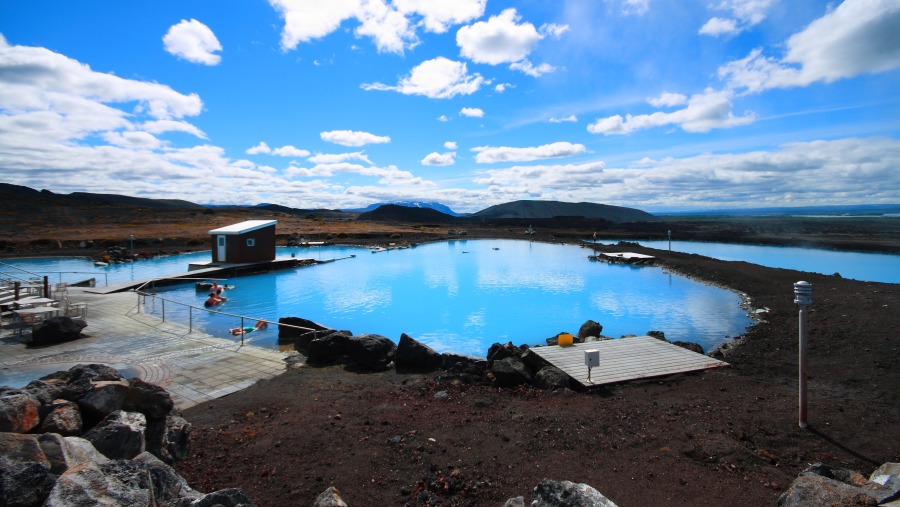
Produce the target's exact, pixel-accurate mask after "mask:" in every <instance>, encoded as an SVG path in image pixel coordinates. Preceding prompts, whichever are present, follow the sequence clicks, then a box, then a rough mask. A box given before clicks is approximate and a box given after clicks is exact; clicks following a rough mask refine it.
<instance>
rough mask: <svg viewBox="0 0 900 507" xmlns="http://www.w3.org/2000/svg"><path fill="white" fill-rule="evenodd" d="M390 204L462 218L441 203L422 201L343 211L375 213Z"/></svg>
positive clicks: (369, 206) (394, 202)
mask: <svg viewBox="0 0 900 507" xmlns="http://www.w3.org/2000/svg"><path fill="white" fill-rule="evenodd" d="M388 204H392V205H395V206H405V207H407V208H429V209H433V210H437V211H440V212H441V213H444V214H446V215H450V216H452V217H458V216H460V214H459V213H457V212H455V211H453V210H452V209H450V208H449V207H447V206H445V205H443V204H441V203H439V202H421V201H391V202H377V203H375V204H370V205H368V206H367V207H365V208H357V209H345V210H342V211H346V212H350V213H366V212H368V211H374V210H376V209H378V208H379V207H381V206H385V205H388Z"/></svg>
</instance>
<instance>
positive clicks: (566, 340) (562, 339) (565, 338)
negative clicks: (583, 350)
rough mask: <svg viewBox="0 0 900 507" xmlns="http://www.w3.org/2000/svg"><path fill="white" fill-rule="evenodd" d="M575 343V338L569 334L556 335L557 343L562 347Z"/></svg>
mask: <svg viewBox="0 0 900 507" xmlns="http://www.w3.org/2000/svg"><path fill="white" fill-rule="evenodd" d="M574 341H575V337H574V336H572V335H571V334H569V333H559V334H558V335H556V343H557V344H558V345H560V346H562V345H572V343H573V342H574Z"/></svg>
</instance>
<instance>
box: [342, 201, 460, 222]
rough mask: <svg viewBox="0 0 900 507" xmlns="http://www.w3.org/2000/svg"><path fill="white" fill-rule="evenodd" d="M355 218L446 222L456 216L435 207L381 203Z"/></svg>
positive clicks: (384, 220)
mask: <svg viewBox="0 0 900 507" xmlns="http://www.w3.org/2000/svg"><path fill="white" fill-rule="evenodd" d="M356 219H357V220H373V221H378V222H418V223H447V222H453V221H456V217H454V216H451V215H448V214H446V213H441V212H440V211H438V210H436V209H431V208H416V207H411V206H401V205H399V204H382V205H381V206H378V207H377V208H375V209H373V210H372V211H367V212H365V213H361V214H360V215H359V216H358V217H356Z"/></svg>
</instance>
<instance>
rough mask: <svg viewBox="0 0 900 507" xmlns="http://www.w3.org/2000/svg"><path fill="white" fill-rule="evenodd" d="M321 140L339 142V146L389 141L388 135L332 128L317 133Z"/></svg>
mask: <svg viewBox="0 0 900 507" xmlns="http://www.w3.org/2000/svg"><path fill="white" fill-rule="evenodd" d="M319 136H320V137H321V138H322V140H323V141H328V142H329V143H334V144H340V145H341V146H365V145H367V144H384V143H389V142H391V138H390V137H388V136H376V135H375V134H370V133H368V132H358V131H352V130H332V131H330V132H322V133H321V134H319Z"/></svg>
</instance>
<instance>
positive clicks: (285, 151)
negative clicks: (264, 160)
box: [272, 145, 309, 158]
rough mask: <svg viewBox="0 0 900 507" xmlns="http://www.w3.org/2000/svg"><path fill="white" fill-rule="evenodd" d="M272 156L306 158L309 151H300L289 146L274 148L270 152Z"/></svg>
mask: <svg viewBox="0 0 900 507" xmlns="http://www.w3.org/2000/svg"><path fill="white" fill-rule="evenodd" d="M272 155H278V156H279V157H303V158H305V157H308V156H309V151H307V150H301V149H299V148H295V147H293V146H291V145H286V146H282V147H281V148H275V149H274V150H272Z"/></svg>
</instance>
